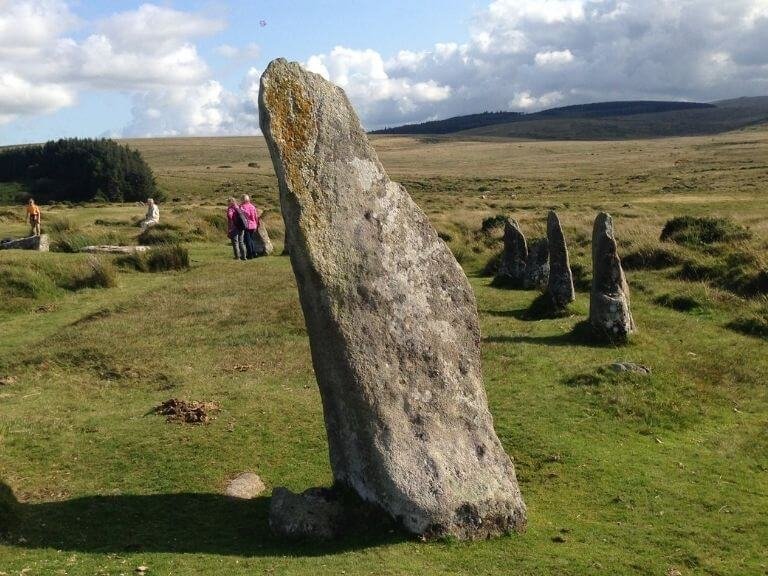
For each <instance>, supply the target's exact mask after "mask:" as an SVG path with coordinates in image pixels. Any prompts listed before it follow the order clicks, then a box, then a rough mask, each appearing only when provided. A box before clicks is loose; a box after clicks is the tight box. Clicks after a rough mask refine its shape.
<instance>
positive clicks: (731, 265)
mask: <svg viewBox="0 0 768 576" xmlns="http://www.w3.org/2000/svg"><path fill="white" fill-rule="evenodd" d="M680 277H681V278H682V279H684V280H694V281H705V282H709V283H710V284H712V285H714V286H717V287H718V288H722V289H723V290H728V291H730V292H733V293H734V294H738V295H739V296H745V297H747V298H750V297H754V296H759V295H761V294H768V267H766V265H765V263H764V262H763V260H762V258H761V257H760V256H759V255H757V254H754V253H751V252H746V251H743V250H740V251H737V252H732V253H730V254H727V255H726V256H725V257H722V258H709V259H703V260H690V261H688V262H686V263H685V264H683V266H682V268H681V269H680Z"/></svg>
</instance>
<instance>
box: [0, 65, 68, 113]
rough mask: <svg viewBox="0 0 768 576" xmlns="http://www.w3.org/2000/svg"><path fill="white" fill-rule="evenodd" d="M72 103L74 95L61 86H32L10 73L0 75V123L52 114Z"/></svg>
mask: <svg viewBox="0 0 768 576" xmlns="http://www.w3.org/2000/svg"><path fill="white" fill-rule="evenodd" d="M74 101H75V97H74V94H73V93H72V92H71V91H69V90H67V89H66V88H64V87H63V86H58V85H56V84H37V85H32V84H30V83H29V82H28V81H27V80H25V79H24V78H21V77H20V76H17V75H16V74H14V73H12V72H4V73H0V123H4V122H10V121H11V120H14V119H15V118H17V117H18V116H20V115H28V114H44V113H46V112H53V111H55V110H58V109H59V108H63V107H65V106H70V105H72V104H73V103H74Z"/></svg>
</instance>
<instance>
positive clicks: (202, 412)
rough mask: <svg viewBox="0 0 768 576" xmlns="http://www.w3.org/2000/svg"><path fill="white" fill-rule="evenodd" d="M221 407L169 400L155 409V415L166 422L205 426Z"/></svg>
mask: <svg viewBox="0 0 768 576" xmlns="http://www.w3.org/2000/svg"><path fill="white" fill-rule="evenodd" d="M219 410H221V407H220V406H219V404H218V402H198V401H196V400H179V399H178V398H171V399H170V400H166V401H165V402H163V403H162V404H160V405H159V406H157V407H156V408H155V414H160V415H161V416H165V419H166V420H167V421H168V422H181V423H184V424H206V423H208V422H210V421H211V420H212V419H213V414H216V413H217V412H218V411H219Z"/></svg>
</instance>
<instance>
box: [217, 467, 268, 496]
mask: <svg viewBox="0 0 768 576" xmlns="http://www.w3.org/2000/svg"><path fill="white" fill-rule="evenodd" d="M266 488H267V487H266V486H264V482H262V480H261V478H259V476H258V474H255V473H253V472H243V473H242V474H238V475H237V476H235V477H234V478H233V479H232V480H231V481H230V482H229V484H227V489H226V490H225V491H224V493H225V494H226V495H227V496H231V497H232V498H243V499H245V500H249V499H251V498H255V497H256V496H258V495H259V494H261V493H262V492H264V490H266Z"/></svg>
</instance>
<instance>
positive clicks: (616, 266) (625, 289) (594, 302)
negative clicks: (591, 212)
mask: <svg viewBox="0 0 768 576" xmlns="http://www.w3.org/2000/svg"><path fill="white" fill-rule="evenodd" d="M589 321H590V323H591V324H592V327H593V328H594V329H595V331H596V332H597V333H598V334H599V335H603V336H607V337H608V338H610V339H612V340H618V341H621V340H625V339H626V338H627V337H628V336H629V335H630V334H632V333H633V332H634V331H635V321H634V319H633V318H632V313H631V311H630V309H629V285H628V284H627V278H626V277H625V276H624V270H623V269H622V268H621V260H620V259H619V254H618V250H617V246H616V237H615V236H614V233H613V219H612V218H611V215H610V214H608V213H606V212H601V213H600V214H598V215H597V218H595V225H594V228H593V229H592V292H591V294H590V299H589Z"/></svg>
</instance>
